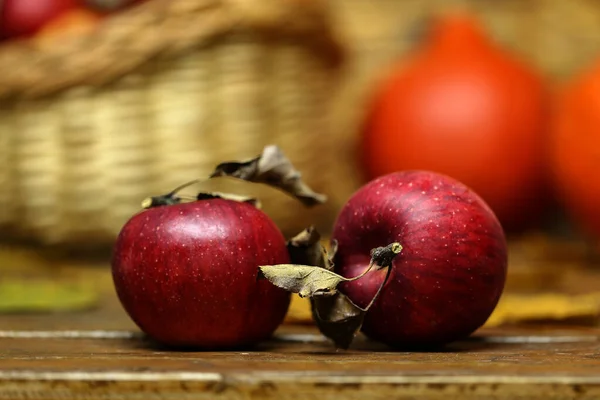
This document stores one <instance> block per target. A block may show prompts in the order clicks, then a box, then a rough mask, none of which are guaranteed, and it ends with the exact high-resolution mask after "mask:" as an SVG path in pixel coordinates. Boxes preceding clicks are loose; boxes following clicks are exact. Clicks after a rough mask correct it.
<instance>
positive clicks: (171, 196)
mask: <svg viewBox="0 0 600 400" xmlns="http://www.w3.org/2000/svg"><path fill="white" fill-rule="evenodd" d="M199 182H200V180H198V179H196V180H193V181H190V182H187V183H184V184H183V185H180V186H178V187H176V188H175V189H173V190H172V191H170V192H169V193H167V194H163V195H159V196H153V197H148V198H146V199H144V201H143V202H142V207H143V208H152V207H160V206H170V205H174V204H179V203H181V202H182V201H184V200H206V199H226V200H233V201H239V202H241V203H249V204H251V205H253V206H254V207H256V208H261V203H260V201H259V200H258V199H256V198H253V197H249V196H242V195H237V194H232V193H221V192H199V193H198V194H196V196H195V197H193V198H190V197H188V196H179V195H178V193H179V192H180V191H181V190H183V189H185V188H186V187H188V186H191V185H193V184H196V183H199Z"/></svg>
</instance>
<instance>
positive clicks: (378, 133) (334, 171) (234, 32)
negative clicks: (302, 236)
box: [0, 0, 600, 328]
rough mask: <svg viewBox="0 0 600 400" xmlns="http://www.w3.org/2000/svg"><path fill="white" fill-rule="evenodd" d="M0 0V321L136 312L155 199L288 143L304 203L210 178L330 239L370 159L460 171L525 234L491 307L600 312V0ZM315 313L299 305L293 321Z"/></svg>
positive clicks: (73, 322)
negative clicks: (139, 223)
mask: <svg viewBox="0 0 600 400" xmlns="http://www.w3.org/2000/svg"><path fill="white" fill-rule="evenodd" d="M0 11H1V17H0V33H1V35H2V42H1V43H0V71H2V72H1V73H0V237H1V247H0V320H1V316H2V315H4V317H5V318H12V319H13V321H14V320H15V318H19V321H23V326H26V324H27V321H29V320H31V319H34V318H46V317H47V316H48V315H56V313H59V314H60V315H61V318H60V319H59V321H62V322H60V323H61V324H63V325H68V326H69V327H72V326H77V324H78V323H79V322H78V321H81V320H83V319H87V320H95V321H97V322H95V323H96V324H97V325H98V326H99V327H100V328H109V327H110V326H111V323H113V322H111V321H112V320H110V319H106V318H105V319H98V318H95V317H93V315H95V314H93V313H94V312H98V313H100V312H104V311H98V310H104V309H109V310H112V311H111V314H110V315H112V317H111V318H116V319H117V320H118V319H119V318H122V319H123V320H125V319H126V317H124V316H123V315H124V314H123V312H122V311H120V307H119V306H118V304H117V303H116V296H115V295H114V289H113V288H112V281H111V279H110V269H109V261H108V260H109V257H110V249H111V246H112V243H113V241H114V239H115V237H116V235H117V233H118V232H119V230H120V228H121V226H122V225H123V224H124V223H125V222H126V221H127V220H128V219H129V217H131V215H133V214H134V213H136V212H138V211H139V210H140V204H141V201H142V200H143V199H144V198H146V197H148V196H149V195H156V194H161V193H166V192H168V191H170V190H171V189H173V188H174V187H176V186H178V185H179V184H181V183H183V182H187V181H190V180H192V179H196V178H201V177H204V176H206V175H207V174H209V173H210V172H211V171H212V169H213V168H214V167H215V166H216V164H218V163H220V162H223V161H230V160H245V159H248V158H252V157H254V156H256V155H258V154H260V152H261V150H262V148H263V147H264V146H265V145H267V144H277V145H279V146H280V147H281V148H282V149H283V151H284V152H285V153H286V155H287V156H288V157H289V159H290V160H291V161H292V162H293V163H294V165H295V166H296V167H297V168H298V169H299V170H300V171H301V172H302V174H303V178H304V180H305V182H306V183H308V184H309V185H310V186H311V187H312V188H313V189H315V190H316V191H318V192H323V193H325V194H327V195H328V197H329V201H328V202H327V204H325V205H323V206H319V207H315V208H312V209H302V208H301V207H299V206H298V205H297V203H296V202H295V201H294V200H292V199H290V198H288V197H286V196H285V195H283V194H281V193H279V192H277V191H274V190H272V189H269V188H264V187H256V186H253V185H249V184H246V183H240V182H234V181H231V180H215V181H211V182H207V183H205V184H202V185H204V186H203V188H205V189H206V190H211V191H213V190H221V191H229V192H235V193H239V194H241V193H243V194H249V195H254V196H258V197H259V198H260V199H261V200H262V203H263V206H264V210H265V211H266V212H267V213H268V214H269V215H271V216H272V217H273V218H274V219H275V221H276V222H277V224H278V225H279V226H280V227H281V229H282V231H283V232H284V233H285V234H286V236H291V235H293V234H295V233H297V232H298V231H300V230H302V229H303V228H305V227H306V225H307V224H309V223H313V224H315V225H316V226H317V228H318V229H319V231H321V232H322V233H324V234H325V236H326V235H327V234H328V232H329V231H330V229H331V227H332V224H333V221H334V220H335V217H336V215H337V212H338V211H339V210H340V208H341V206H342V205H343V204H344V203H345V202H346V200H347V199H348V198H349V196H350V195H351V194H352V193H353V192H354V191H355V190H356V189H357V188H358V187H360V186H361V185H362V184H364V183H365V182H367V181H368V180H370V179H373V178H375V177H376V176H379V175H382V174H386V173H390V172H393V171H397V170H403V169H430V170H435V171H438V172H442V173H445V174H448V175H451V176H453V177H455V178H457V179H459V180H461V181H463V182H464V183H466V184H467V185H469V186H471V187H472V188H473V189H475V191H476V192H478V193H479V194H480V195H481V196H482V197H483V198H484V199H485V200H486V201H487V202H488V203H489V204H490V206H491V207H492V208H493V209H494V211H495V212H496V214H497V215H498V217H499V218H500V220H501V222H502V223H503V226H504V227H505V229H506V232H507V235H508V237H509V241H510V265H509V279H508V285H507V291H506V294H505V296H504V297H503V299H502V301H501V304H500V305H499V307H498V309H497V310H496V313H495V314H494V315H493V316H492V318H491V319H490V321H489V322H488V324H489V325H500V324H511V323H514V322H522V321H546V320H548V321H553V322H560V323H577V324H586V325H597V324H598V323H599V318H598V317H599V315H600V258H599V257H598V255H599V254H600V247H599V246H598V244H599V240H598V239H599V238H600V207H598V205H599V204H600V178H599V176H598V171H600V4H599V3H598V2H596V1H593V0H571V1H569V2H566V1H563V2H559V1H554V0H520V1H518V0H505V1H492V0H463V1H448V0H444V1H442V0H402V1H401V0H396V1H392V0H343V1H342V0H270V1H264V0H263V1H260V0H129V1H128V0H3V1H0ZM113 311H114V313H113ZM106 315H108V314H106ZM308 319H310V315H309V314H308V312H307V307H306V304H305V303H303V302H301V301H295V302H294V303H293V306H292V309H291V311H290V315H289V321H290V322H296V323H303V322H306V321H307V320H308ZM53 321H57V320H56V319H53ZM57 323H58V322H57ZM114 324H117V322H115V323H114ZM115 326H116V325H115Z"/></svg>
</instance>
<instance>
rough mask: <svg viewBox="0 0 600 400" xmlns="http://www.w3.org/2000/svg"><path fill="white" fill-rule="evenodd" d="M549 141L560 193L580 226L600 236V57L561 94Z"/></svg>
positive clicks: (556, 184) (556, 182)
mask: <svg viewBox="0 0 600 400" xmlns="http://www.w3.org/2000/svg"><path fill="white" fill-rule="evenodd" d="M550 143H551V152H550V154H551V159H552V167H553V173H554V182H555V186H556V188H557V191H558V193H559V197H560V198H561V199H562V200H563V201H564V204H565V205H566V208H567V211H568V212H569V214H570V215H571V216H572V217H573V218H574V219H575V221H576V222H577V223H578V224H579V226H580V227H582V228H583V229H584V230H585V231H586V232H587V233H589V234H592V235H595V236H596V237H597V238H600V60H598V61H597V62H596V63H595V65H593V66H592V67H591V68H590V69H588V70H587V71H585V72H582V73H580V74H578V75H577V76H575V77H574V78H573V79H572V81H570V82H568V83H567V85H565V87H564V88H563V90H562V91H561V93H560V94H559V96H558V101H557V107H556V110H555V118H554V124H553V135H552V140H551V142H550Z"/></svg>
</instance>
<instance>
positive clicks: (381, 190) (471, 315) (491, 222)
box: [332, 171, 507, 347]
mask: <svg viewBox="0 0 600 400" xmlns="http://www.w3.org/2000/svg"><path fill="white" fill-rule="evenodd" d="M332 238H333V239H335V240H337V242H338V246H339V247H338V251H337V254H336V256H335V269H336V272H337V273H339V274H340V275H343V276H345V277H352V276H357V275H359V274H360V273H361V272H363V271H364V270H365V268H367V266H368V264H369V260H370V254H369V252H370V250H371V249H372V248H375V247H378V246H385V245H386V244H388V243H392V242H399V243H400V244H401V245H402V246H403V249H402V252H401V253H400V254H399V255H398V256H397V257H396V258H395V260H394V262H393V264H392V271H391V274H390V277H389V280H388V281H387V283H386V285H385V287H384V288H383V290H382V292H381V294H380V296H379V297H378V298H377V300H376V301H375V303H374V304H373V306H372V307H371V308H370V309H369V311H368V312H367V314H366V316H365V321H364V324H363V327H362V331H363V332H364V333H365V334H366V335H367V336H368V337H370V338H371V339H374V340H378V341H381V342H384V343H387V344H389V345H391V346H400V347H411V346H423V345H441V344H445V343H448V342H451V341H454V340H457V339H461V338H464V337H466V336H468V335H470V334H471V333H472V332H474V331H475V330H476V329H477V328H479V327H480V326H481V325H483V324H484V323H485V321H486V320H487V318H488V317H489V316H490V314H491V313H492V311H493V310H494V308H495V307H496V304H497V303H498V300H499V298H500V295H501V294H502V291H503V289H504V282H505V278H506V268H507V248H506V240H505V236H504V232H503V229H502V227H501V225H500V223H499V222H498V219H497V218H496V216H495V215H494V213H493V212H492V211H491V209H490V208H489V207H488V206H487V205H486V203H485V202H484V201H483V200H482V199H481V198H480V197H479V196H478V195H477V194H476V193H474V192H473V191H472V190H470V189H469V188H467V187H466V186H465V185H463V184H462V183H460V182H458V181H456V180H455V179H452V178H450V177H448V176H444V175H440V174H436V173H432V172H426V171H405V172H397V173H392V174H389V175H385V176H382V177H380V178H378V179H375V180H373V181H371V182H369V183H368V184H366V185H365V186H363V187H362V188H361V189H359V190H358V192H356V193H355V194H354V195H353V196H352V197H351V198H350V200H349V201H348V203H347V204H346V205H345V206H344V207H343V209H342V211H341V213H340V215H339V216H338V219H337V221H336V223H335V227H334V232H333V235H332ZM385 274H386V271H385V270H379V271H374V272H370V273H368V274H367V275H365V276H364V277H363V278H361V279H358V280H356V281H353V282H346V283H344V284H343V285H342V286H341V290H342V292H343V293H345V294H346V295H347V296H348V297H349V298H350V299H351V300H353V301H354V302H355V303H356V304H357V305H359V306H361V307H365V306H366V305H367V304H368V303H369V301H370V300H371V299H372V298H373V296H374V295H375V292H376V291H377V289H378V288H379V286H380V285H381V283H382V282H383V279H384V277H385Z"/></svg>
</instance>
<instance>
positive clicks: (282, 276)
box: [259, 264, 347, 297]
mask: <svg viewBox="0 0 600 400" xmlns="http://www.w3.org/2000/svg"><path fill="white" fill-rule="evenodd" d="M259 268H260V271H261V273H262V275H263V276H264V277H266V278H267V279H268V280H269V281H270V282H271V283H272V284H274V285H275V286H277V287H280V288H283V289H285V290H287V291H289V292H292V293H298V295H299V296H300V297H313V296H323V295H325V296H327V295H332V294H334V293H335V292H336V287H337V285H338V284H339V283H340V282H342V281H344V280H347V279H346V278H344V277H343V276H340V275H338V274H336V273H335V272H332V271H328V270H326V269H324V268H319V267H315V266H312V265H295V264H279V265H264V266H261V267H259Z"/></svg>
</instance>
